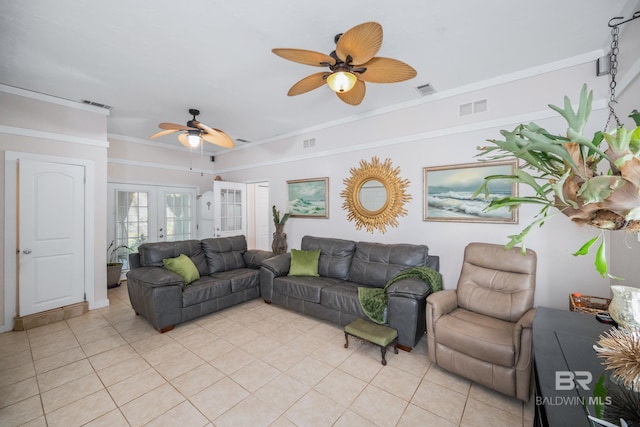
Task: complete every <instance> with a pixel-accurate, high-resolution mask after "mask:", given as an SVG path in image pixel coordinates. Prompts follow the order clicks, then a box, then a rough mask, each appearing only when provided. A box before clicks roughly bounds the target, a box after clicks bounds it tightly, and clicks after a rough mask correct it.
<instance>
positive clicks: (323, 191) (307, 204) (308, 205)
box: [287, 177, 329, 218]
mask: <svg viewBox="0 0 640 427" xmlns="http://www.w3.org/2000/svg"><path fill="white" fill-rule="evenodd" d="M287 212H288V213H289V217H290V218H329V177H323V178H309V179H295V180H290V181H287Z"/></svg>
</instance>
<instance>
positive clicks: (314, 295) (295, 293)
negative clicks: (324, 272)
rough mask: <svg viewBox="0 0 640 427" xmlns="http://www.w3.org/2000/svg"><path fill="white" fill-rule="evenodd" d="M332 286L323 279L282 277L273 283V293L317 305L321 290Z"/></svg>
mask: <svg viewBox="0 0 640 427" xmlns="http://www.w3.org/2000/svg"><path fill="white" fill-rule="evenodd" d="M334 281H335V279H334ZM332 284H333V282H332V281H331V280H326V279H325V278H324V277H307V276H282V277H278V278H276V279H275V280H274V281H273V292H275V293H278V294H281V295H286V296H289V297H293V298H298V299H301V300H304V301H309V302H313V303H316V304H319V303H320V294H321V292H322V289H323V288H324V287H326V286H331V285H332Z"/></svg>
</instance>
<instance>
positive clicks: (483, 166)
mask: <svg viewBox="0 0 640 427" xmlns="http://www.w3.org/2000/svg"><path fill="white" fill-rule="evenodd" d="M517 168H518V162H517V160H508V161H495V162H476V163H466V164H456V165H448V166H434V167H425V168H423V182H424V215H423V221H443V222H449V221H450V222H484V223H498V224H517V223H518V208H513V209H512V210H509V209H508V208H500V209H497V210H494V211H490V212H484V208H486V207H487V206H488V205H489V203H490V200H491V198H502V197H507V196H513V197H517V196H518V185H517V184H516V183H515V182H512V181H509V180H501V179H500V180H492V181H491V182H490V183H489V193H490V194H489V199H485V195H484V193H481V194H478V196H476V197H475V198H473V197H472V195H473V193H475V191H476V190H478V189H479V188H480V186H481V185H482V184H483V182H484V178H485V177H486V176H490V175H508V176H510V175H513V174H514V173H515V170H516V169H517Z"/></svg>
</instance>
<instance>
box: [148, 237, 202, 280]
mask: <svg viewBox="0 0 640 427" xmlns="http://www.w3.org/2000/svg"><path fill="white" fill-rule="evenodd" d="M138 253H139V254H140V265H141V266H142V267H164V263H163V262H162V260H163V259H167V258H175V257H177V256H179V255H180V254H185V255H186V256H188V257H189V258H191V261H193V263H194V264H195V266H196V268H197V269H198V273H199V274H200V276H206V275H207V274H209V266H208V265H207V259H206V258H205V256H204V252H203V251H202V246H201V245H200V241H199V240H183V241H179V242H154V243H143V244H141V245H140V246H139V247H138Z"/></svg>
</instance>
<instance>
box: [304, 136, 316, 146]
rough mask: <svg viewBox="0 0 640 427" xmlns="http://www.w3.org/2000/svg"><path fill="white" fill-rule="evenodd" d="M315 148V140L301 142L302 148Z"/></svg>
mask: <svg viewBox="0 0 640 427" xmlns="http://www.w3.org/2000/svg"><path fill="white" fill-rule="evenodd" d="M315 146H316V139H315V138H309V139H305V140H304V141H303V142H302V147H303V148H311V147H315Z"/></svg>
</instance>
